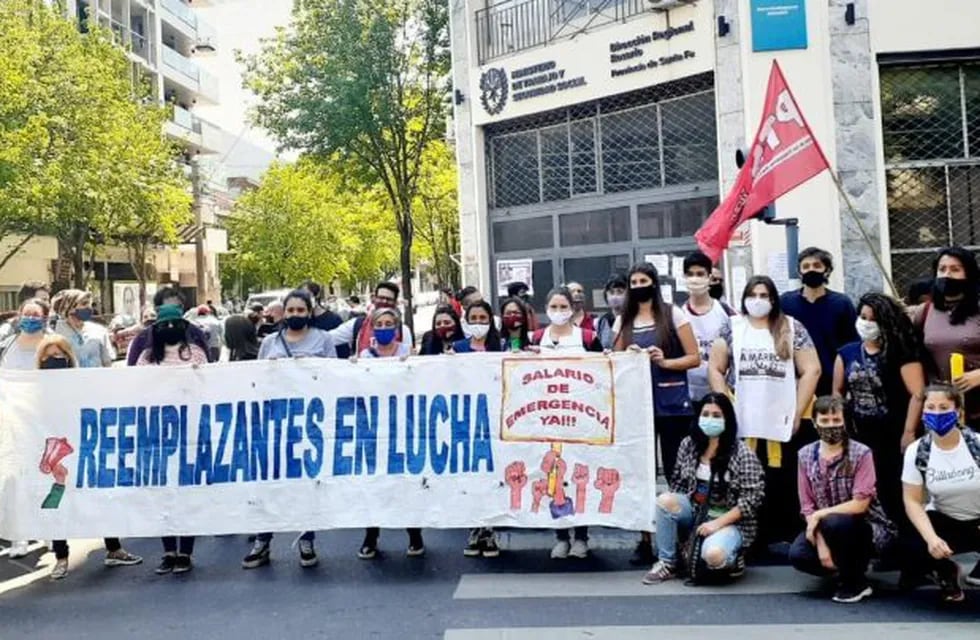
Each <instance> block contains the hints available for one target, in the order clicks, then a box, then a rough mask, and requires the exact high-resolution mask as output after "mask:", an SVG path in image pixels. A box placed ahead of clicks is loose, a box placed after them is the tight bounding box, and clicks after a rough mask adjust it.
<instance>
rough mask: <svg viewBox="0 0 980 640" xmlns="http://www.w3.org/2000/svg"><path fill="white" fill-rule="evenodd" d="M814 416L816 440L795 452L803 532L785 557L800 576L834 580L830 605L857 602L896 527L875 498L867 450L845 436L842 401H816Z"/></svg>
mask: <svg viewBox="0 0 980 640" xmlns="http://www.w3.org/2000/svg"><path fill="white" fill-rule="evenodd" d="M813 415H814V426H815V427H816V430H817V436H818V437H819V440H818V441H817V442H814V443H811V444H808V445H807V446H805V447H803V448H802V449H800V452H799V465H798V471H797V485H798V490H799V495H800V506H801V510H800V511H801V513H802V515H803V517H804V518H805V519H806V531H805V532H804V533H801V534H800V535H799V536H798V537H797V538H796V540H795V541H794V542H793V545H792V546H791V547H790V551H789V558H790V561H791V562H792V563H793V566H794V567H796V569H797V570H799V571H803V572H805V573H809V574H812V575H818V576H836V579H837V589H836V591H835V593H834V596H833V598H832V599H833V601H834V602H840V603H848V604H849V603H854V602H860V601H861V600H863V599H865V598H867V597H868V596H870V595H871V593H872V589H871V585H870V584H869V583H868V579H867V577H866V576H865V574H866V572H867V570H868V562H869V561H870V560H871V556H872V555H875V553H877V554H878V555H880V554H881V552H882V551H883V550H884V549H885V548H886V547H887V546H888V545H889V544H890V543H891V542H892V540H894V539H895V533H896V531H895V525H894V524H892V522H891V521H890V520H889V519H888V516H886V515H885V511H884V509H882V507H881V503H880V502H878V499H877V495H876V489H875V486H876V482H875V465H874V460H873V454H872V452H871V449H869V448H868V447H866V446H865V445H863V444H861V443H860V442H852V441H851V440H850V439H849V438H848V436H847V428H846V427H845V424H844V401H843V400H842V399H841V398H839V397H836V396H821V397H819V398H817V401H816V403H815V404H814V408H813Z"/></svg>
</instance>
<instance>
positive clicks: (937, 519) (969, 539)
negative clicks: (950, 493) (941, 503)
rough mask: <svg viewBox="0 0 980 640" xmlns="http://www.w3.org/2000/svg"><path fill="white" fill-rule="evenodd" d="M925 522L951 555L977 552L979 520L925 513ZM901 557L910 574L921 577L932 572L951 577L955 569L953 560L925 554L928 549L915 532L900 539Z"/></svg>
mask: <svg viewBox="0 0 980 640" xmlns="http://www.w3.org/2000/svg"><path fill="white" fill-rule="evenodd" d="M926 513H927V514H928V515H929V522H931V523H932V528H933V530H934V531H935V532H936V535H937V536H939V537H940V538H942V539H943V540H945V541H946V544H947V545H949V548H950V549H952V550H953V553H954V554H956V553H966V552H967V551H980V519H977V520H956V519H955V518H950V517H949V516H947V515H945V514H942V513H939V512H938V511H927V512H926ZM902 550H903V553H902V556H903V558H905V560H906V562H907V564H908V566H907V568H908V569H910V570H912V571H913V573H914V574H917V575H924V574H927V573H930V572H932V571H939V572H941V573H943V572H948V574H952V571H953V570H954V569H955V568H954V567H953V566H952V563H953V560H951V559H949V558H944V559H942V560H936V559H935V558H933V557H932V555H931V554H930V553H929V547H928V545H926V542H925V540H923V539H922V536H920V535H919V532H918V531H913V532H911V533H909V534H908V535H904V536H903V538H902Z"/></svg>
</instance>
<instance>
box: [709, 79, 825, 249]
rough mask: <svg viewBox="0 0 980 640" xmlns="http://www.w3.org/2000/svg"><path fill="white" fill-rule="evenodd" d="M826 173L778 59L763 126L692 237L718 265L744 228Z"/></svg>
mask: <svg viewBox="0 0 980 640" xmlns="http://www.w3.org/2000/svg"><path fill="white" fill-rule="evenodd" d="M824 169H830V164H829V163H828V162H827V158H826V156H824V154H823V151H822V150H821V149H820V145H819V144H818V143H817V140H816V138H814V137H813V132H812V131H810V125H808V124H807V122H806V118H804V117H803V112H802V111H800V107H799V105H798V104H797V103H796V99H795V98H794V97H793V92H792V91H790V88H789V85H788V84H786V78H784V77H783V72H782V69H780V68H779V63H778V62H776V61H775V60H774V61H773V63H772V71H771V72H770V73H769V89H768V91H767V92H766V103H765V106H764V108H763V109H762V121H761V122H760V123H759V130H758V132H757V133H756V135H755V140H754V141H753V143H752V146H751V147H750V148H749V153H748V157H747V158H746V159H745V164H744V165H742V169H741V170H740V171H739V172H738V178H737V179H736V181H735V185H734V186H733V187H732V190H731V192H729V194H728V197H726V198H725V200H724V201H723V202H722V203H721V204H720V205H718V208H717V209H715V210H714V211H713V212H712V214H711V215H710V216H709V217H708V219H707V220H706V221H705V222H704V225H702V227H701V228H700V229H698V232H697V233H696V234H694V238H695V239H696V240H697V241H698V246H699V247H701V250H702V251H703V252H704V253H705V254H707V255H708V257H710V258H711V259H712V260H715V261H717V260H718V258H720V257H721V254H722V252H723V251H724V250H725V249H726V248H727V247H728V242H729V240H731V238H732V234H734V233H735V229H736V228H738V226H739V225H740V224H742V223H743V222H745V221H746V220H748V219H750V218H751V217H752V216H754V215H755V214H756V213H758V212H759V211H760V210H761V209H763V208H765V207H766V206H767V205H769V204H771V203H772V202H774V201H775V200H776V198H778V197H779V196H781V195H783V194H784V193H786V192H788V191H790V190H792V189H794V188H796V187H798V186H799V185H801V184H803V183H804V182H806V181H807V180H809V179H810V178H812V177H813V176H815V175H817V174H818V173H820V172H821V171H823V170H824Z"/></svg>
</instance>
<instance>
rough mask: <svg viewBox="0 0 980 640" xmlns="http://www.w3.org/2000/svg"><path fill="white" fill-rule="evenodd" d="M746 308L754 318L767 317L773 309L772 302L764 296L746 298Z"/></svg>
mask: <svg viewBox="0 0 980 640" xmlns="http://www.w3.org/2000/svg"><path fill="white" fill-rule="evenodd" d="M745 310H746V311H748V312H749V315H750V316H752V317H753V318H765V317H766V316H768V315H769V312H770V311H772V302H770V301H768V300H766V299H764V298H746V299H745Z"/></svg>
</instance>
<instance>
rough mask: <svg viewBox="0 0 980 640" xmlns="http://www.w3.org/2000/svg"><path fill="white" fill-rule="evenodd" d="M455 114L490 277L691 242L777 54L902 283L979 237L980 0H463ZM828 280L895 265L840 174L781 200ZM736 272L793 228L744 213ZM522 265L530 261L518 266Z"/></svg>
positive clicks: (850, 282) (472, 241) (546, 281)
mask: <svg viewBox="0 0 980 640" xmlns="http://www.w3.org/2000/svg"><path fill="white" fill-rule="evenodd" d="M450 7H451V31H452V33H451V36H452V38H451V40H452V53H453V84H454V104H455V108H454V122H455V139H456V147H457V161H458V166H459V180H460V182H459V187H460V225H461V228H460V231H461V241H462V262H463V265H464V268H463V271H464V278H465V280H466V282H467V283H468V284H473V285H476V286H479V287H480V288H481V289H483V290H485V291H488V292H493V293H494V294H497V293H498V292H499V290H500V285H501V284H503V283H502V281H501V280H502V278H503V277H505V275H506V274H507V273H513V272H515V271H516V272H523V271H522V269H523V268H524V267H526V266H527V265H528V264H530V266H531V267H532V276H531V279H532V281H533V285H534V289H535V291H536V292H537V293H538V294H539V295H543V294H544V293H545V292H546V291H547V290H548V289H549V288H551V287H552V286H553V285H555V284H556V283H560V282H567V281H571V280H577V281H579V282H582V283H583V284H584V285H585V287H586V290H587V291H589V293H590V294H591V295H587V298H588V304H589V305H590V307H592V308H597V309H598V308H602V306H603V304H604V303H603V299H602V283H603V282H604V280H605V279H606V277H607V276H608V275H609V274H610V273H612V272H615V271H621V270H625V269H627V268H628V266H629V265H630V264H631V263H633V262H636V261H639V260H644V259H650V260H652V261H654V262H655V263H657V264H658V266H659V268H660V271H661V272H662V273H663V274H664V275H665V277H666V282H667V283H668V284H669V285H670V287H671V293H672V295H674V297H675V299H678V298H683V296H684V292H683V290H682V286H679V285H680V284H681V283H680V282H678V279H677V278H676V276H679V275H681V274H680V273H679V271H680V258H681V256H683V255H684V254H685V253H686V252H688V251H690V250H692V249H694V248H695V246H696V245H695V242H694V238H693V236H694V233H695V231H696V230H697V229H698V228H699V227H700V225H701V224H702V223H703V221H704V220H705V218H706V217H707V216H708V215H709V214H710V213H711V211H712V210H713V209H714V207H715V206H716V205H717V203H718V201H719V198H721V197H724V195H725V193H726V192H727V190H728V188H730V186H731V184H732V183H733V181H734V179H735V176H736V173H737V168H736V166H735V162H734V152H735V150H736V149H737V148H739V147H743V146H745V144H746V141H747V140H750V139H751V137H752V136H754V135H755V131H756V128H757V127H758V124H759V118H760V113H761V110H762V103H763V100H764V98H765V92H766V84H767V79H768V75H769V70H770V67H771V64H772V61H773V60H778V61H779V63H780V65H781V66H782V69H783V71H784V73H785V75H786V78H787V80H788V82H789V84H790V86H791V88H792V89H793V91H794V93H795V96H796V99H797V101H798V102H799V104H800V106H801V108H802V110H803V112H804V114H805V115H806V117H807V119H808V120H809V124H810V126H811V127H812V129H813V131H814V134H815V135H816V137H817V139H818V141H819V142H820V144H821V145H822V147H823V149H824V151H825V153H826V155H827V156H828V158H829V161H830V164H831V165H832V167H833V168H834V170H835V171H837V172H838V174H839V176H840V179H841V182H842V184H843V186H844V190H845V192H846V193H847V194H848V199H849V201H850V202H852V203H853V205H854V207H855V209H856V211H857V215H858V216H859V217H860V218H861V220H862V221H863V223H864V226H865V227H866V228H867V230H868V232H869V235H870V237H871V242H872V244H873V246H874V247H875V248H876V249H877V250H878V251H879V252H880V253H881V254H882V256H883V259H884V262H885V267H886V270H887V271H888V272H889V273H890V275H891V276H892V277H893V278H894V279H895V281H896V282H897V283H898V284H899V286H900V287H901V286H904V285H906V284H908V283H909V282H910V281H911V280H913V279H914V278H916V277H919V276H921V275H926V274H928V271H929V263H930V261H931V257H932V255H934V252H935V250H936V248H937V247H941V246H944V245H948V244H960V245H964V246H968V247H971V248H973V249H976V250H980V237H978V235H980V126H978V125H977V123H980V106H978V105H980V31H978V30H977V28H976V25H977V24H978V23H980V3H977V2H975V1H973V0H931V1H930V2H928V3H922V2H913V1H912V0H855V1H849V0H714V1H712V0H496V1H491V0H456V1H453V2H451V3H450ZM776 210H777V215H778V217H783V218H785V217H795V218H798V219H799V221H800V242H801V244H802V245H804V246H805V245H811V244H812V245H819V246H822V247H825V248H827V249H828V250H830V251H831V252H832V253H834V254H835V256H837V259H838V263H839V266H838V269H837V271H836V272H835V274H834V276H833V280H832V284H833V286H835V287H837V288H842V289H844V290H846V291H847V292H848V293H849V294H852V295H859V294H860V293H863V292H864V291H867V290H870V289H881V288H882V287H883V286H884V281H883V278H882V275H881V273H880V272H879V271H878V269H877V267H876V265H875V263H874V261H873V260H871V259H870V257H869V252H868V249H867V245H866V244H865V243H864V240H863V239H862V236H861V233H860V231H859V229H858V228H857V226H856V225H855V224H854V223H853V221H852V219H851V216H850V214H849V213H848V209H847V205H846V201H845V200H844V199H843V198H841V197H840V195H839V194H838V192H837V190H836V188H835V186H834V184H833V181H832V180H831V177H830V175H829V174H828V173H826V172H825V173H824V174H822V175H820V176H818V177H817V178H815V179H813V180H811V181H810V182H808V183H807V184H805V185H803V186H802V187H800V188H798V189H796V190H795V191H793V192H791V193H789V194H787V195H786V196H785V197H783V198H780V199H779V201H778V202H777V203H776ZM746 231H747V232H746V233H743V234H739V237H737V238H736V239H735V241H734V242H733V243H732V246H731V247H730V248H729V251H728V252H727V253H726V258H725V268H726V269H727V271H728V276H729V277H728V282H729V290H730V291H737V292H740V287H741V285H742V284H744V282H745V280H746V279H747V277H748V276H750V275H751V274H752V273H770V274H771V275H773V276H774V277H776V278H777V280H778V281H779V282H780V284H781V285H782V286H784V287H785V286H792V283H790V282H789V278H788V274H787V273H786V267H785V262H786V245H785V239H784V234H783V230H782V229H781V228H777V227H768V226H766V225H764V224H762V223H758V222H753V223H752V224H751V225H750V227H749V229H747V230H746ZM514 261H518V262H517V263H515V262H514Z"/></svg>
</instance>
